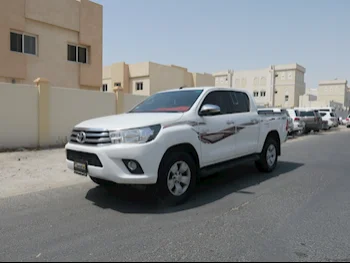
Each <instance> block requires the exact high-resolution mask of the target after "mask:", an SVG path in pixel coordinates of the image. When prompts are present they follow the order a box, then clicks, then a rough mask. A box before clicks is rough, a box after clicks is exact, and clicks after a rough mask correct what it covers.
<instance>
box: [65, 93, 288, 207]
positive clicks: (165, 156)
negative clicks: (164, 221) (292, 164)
mask: <svg viewBox="0 0 350 263" xmlns="http://www.w3.org/2000/svg"><path fill="white" fill-rule="evenodd" d="M287 130H288V124H287V118H286V116H283V115H281V116H270V117H266V116H260V115H259V114H258V112H257V108H256V105H255V103H254V99H253V97H252V95H251V94H250V93H247V92H246V91H244V90H238V89H228V88H217V87H204V88H180V89H176V90H169V91H164V92H159V93H156V94H154V95H152V96H150V97H149V98H147V99H146V100H145V101H143V102H142V103H140V104H139V105H137V106H136V107H135V108H133V109H132V110H131V111H129V112H127V113H124V114H119V115H113V116H107V117H102V118H97V119H92V120H88V121H84V122H82V123H80V124H78V125H77V126H76V127H75V128H74V129H73V131H72V134H71V137H70V141H69V143H68V144H67V145H66V156H67V160H66V161H67V165H68V168H69V169H71V170H73V171H74V172H75V173H77V174H80V175H83V176H87V175H89V177H90V178H91V180H92V181H94V182H95V183H97V184H99V185H101V186H105V185H109V184H111V182H112V183H116V184H127V185H146V186H148V187H154V190H155V193H156V194H157V196H158V197H160V198H161V199H162V200H163V201H166V202H167V203H169V204H180V203H183V202H185V201H186V200H187V199H188V198H189V197H190V195H191V194H192V193H193V191H194V188H195V186H196V183H197V181H198V179H199V178H200V177H202V176H208V175H211V174H214V173H217V172H220V171H222V170H224V169H227V168H230V167H232V166H233V165H235V164H237V163H241V162H245V161H252V162H255V165H256V167H257V169H258V170H259V171H261V172H271V171H273V170H274V169H275V167H276V165H277V159H278V156H279V155H281V144H282V143H283V142H285V141H286V140H287Z"/></svg>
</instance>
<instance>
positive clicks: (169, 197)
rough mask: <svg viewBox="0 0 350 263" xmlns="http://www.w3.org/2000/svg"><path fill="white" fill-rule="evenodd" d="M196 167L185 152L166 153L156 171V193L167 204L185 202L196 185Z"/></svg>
mask: <svg viewBox="0 0 350 263" xmlns="http://www.w3.org/2000/svg"><path fill="white" fill-rule="evenodd" d="M196 179H197V167H196V164H195V162H194V160H193V158H192V157H191V156H190V155H189V154H187V153H180V152H172V153H169V154H167V156H165V158H164V159H163V161H162V162H161V164H160V167H159V171H158V182H157V195H158V197H159V199H160V200H161V201H162V202H163V203H165V204H167V205H179V204H182V203H184V202H186V201H187V200H188V199H189V197H190V196H191V195H192V193H193V191H194V188H195V186H196Z"/></svg>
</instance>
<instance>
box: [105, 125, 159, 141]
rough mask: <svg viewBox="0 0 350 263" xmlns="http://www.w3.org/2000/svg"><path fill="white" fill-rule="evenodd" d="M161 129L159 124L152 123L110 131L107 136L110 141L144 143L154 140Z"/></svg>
mask: <svg viewBox="0 0 350 263" xmlns="http://www.w3.org/2000/svg"><path fill="white" fill-rule="evenodd" d="M160 129H161V126H160V125H154V126H149V127H143V128H136V129H129V130H120V131H110V132H109V137H110V138H111V141H112V143H114V144H119V143H133V144H139V143H146V142H150V141H152V140H154V139H155V138H156V137H157V135H158V133H159V131H160Z"/></svg>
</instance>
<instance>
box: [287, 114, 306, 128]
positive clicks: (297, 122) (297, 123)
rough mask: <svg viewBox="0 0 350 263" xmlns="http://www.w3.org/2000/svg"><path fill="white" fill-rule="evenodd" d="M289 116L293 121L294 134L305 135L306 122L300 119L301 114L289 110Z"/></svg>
mask: <svg viewBox="0 0 350 263" xmlns="http://www.w3.org/2000/svg"><path fill="white" fill-rule="evenodd" d="M287 112H288V114H289V116H290V117H291V119H292V123H293V131H292V133H297V134H303V133H304V132H305V122H304V121H303V119H302V118H300V112H299V111H297V110H294V109H287Z"/></svg>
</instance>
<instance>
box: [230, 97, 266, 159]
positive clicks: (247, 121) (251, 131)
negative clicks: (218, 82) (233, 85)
mask: <svg viewBox="0 0 350 263" xmlns="http://www.w3.org/2000/svg"><path fill="white" fill-rule="evenodd" d="M230 93H231V97H232V100H233V105H234V112H233V114H232V117H231V120H232V121H233V122H234V125H235V126H236V130H237V131H236V134H235V136H234V138H235V157H236V158H237V157H238V158H239V157H243V156H246V155H250V154H254V153H256V151H257V149H258V142H259V135H260V124H259V120H260V117H259V114H258V113H257V112H256V111H255V112H251V111H250V99H249V97H248V95H247V94H245V93H243V92H238V91H231V92H230Z"/></svg>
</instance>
